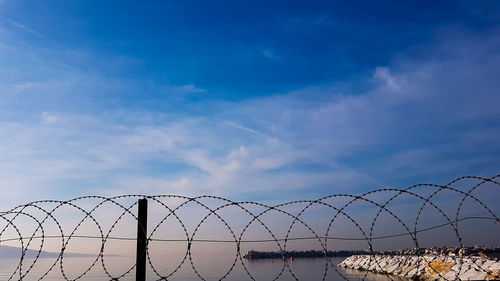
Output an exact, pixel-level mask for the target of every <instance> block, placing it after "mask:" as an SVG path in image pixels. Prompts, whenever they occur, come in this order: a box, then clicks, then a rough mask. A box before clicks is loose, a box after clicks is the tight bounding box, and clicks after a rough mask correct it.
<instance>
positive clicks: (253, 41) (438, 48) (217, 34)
mask: <svg viewBox="0 0 500 281" xmlns="http://www.w3.org/2000/svg"><path fill="white" fill-rule="evenodd" d="M499 3H500V2H498V1H405V2H401V1H382V2H374V1H349V3H347V1H344V2H339V3H332V1H306V2H304V1H273V2H272V3H269V1H175V2H174V1H150V2H147V3H146V2H144V3H139V2H132V1H120V2H119V3H118V2H116V1H35V2H33V1H13V0H0V155H2V156H1V159H0V186H1V188H2V189H3V191H4V195H3V196H4V198H9V199H11V200H14V202H19V203H22V202H25V201H26V200H31V199H33V200H35V199H42V198H68V197H73V196H77V195H85V194H104V195H116V194H124V193H150V194H152V193H154V194H157V193H165V194H183V195H199V194H215V195H221V196H227V197H230V198H232V199H235V200H258V201H266V200H273V201H285V200H291V199H297V198H317V197H319V196H322V195H327V194H334V193H360V192H363V191H366V190H369V189H373V188H375V187H385V186H398V187H401V186H406V185H411V184H414V183H420V182H433V183H446V182H447V181H448V180H451V179H453V178H455V177H458V176H461V175H481V176H493V175H495V174H497V173H498V172H500V160H499V159H500V158H499V156H500V110H499V108H500V96H499V92H498V91H499V90H498V89H500V80H499V79H498V76H499V74H500V39H499V38H500V4H499Z"/></svg>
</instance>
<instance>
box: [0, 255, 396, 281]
mask: <svg viewBox="0 0 500 281" xmlns="http://www.w3.org/2000/svg"><path fill="white" fill-rule="evenodd" d="M221 259H223V258H219V257H217V256H209V257H207V258H205V259H203V260H202V261H200V260H197V261H195V263H196V269H197V271H198V273H199V274H200V275H202V276H203V278H204V279H205V280H207V281H212V280H219V279H220V278H221V277H222V276H223V275H224V274H225V273H226V272H227V271H228V270H229V269H230V267H231V265H232V264H231V263H228V264H226V263H224V265H221V263H220V262H219V261H220V260H221ZM93 260H95V258H65V259H64V262H63V267H64V273H65V274H66V276H67V278H68V279H69V280H74V279H75V278H77V277H78V276H79V275H81V274H82V273H83V272H84V271H85V268H88V267H89V266H90V265H91V264H92V262H93ZM167 260H168V257H167V256H165V257H164V260H162V259H159V260H158V259H157V260H156V261H154V263H155V264H156V265H157V267H158V270H159V271H160V272H159V273H160V274H162V275H164V276H165V275H168V274H169V273H171V272H172V271H173V270H174V269H175V268H176V267H177V265H178V264H177V265H173V264H172V265H169V264H168V262H167ZM342 260H343V258H333V259H332V261H333V263H334V264H338V263H340V262H341V261H342ZM54 261H55V260H54V259H40V260H38V262H37V263H36V264H35V266H34V267H33V268H32V269H31V270H30V272H29V273H28V274H27V275H26V276H24V277H23V279H22V280H27V281H28V280H38V279H39V278H40V276H42V275H43V274H44V273H46V272H47V270H48V268H50V266H51V265H52V264H53V263H54ZM161 263H164V265H163V266H161V265H160V264H161ZM325 263H326V259H323V258H314V259H294V260H293V261H288V262H287V264H288V266H289V268H288V267H287V266H286V265H285V264H284V262H283V261H282V260H277V259H276V260H271V259H269V260H253V261H248V260H245V261H244V265H245V267H246V269H247V270H248V271H249V272H250V273H251V274H252V276H253V277H254V278H255V280H269V281H271V280H275V278H276V277H277V276H279V277H278V279H276V280H279V281H288V280H290V281H292V280H297V279H298V280H307V281H313V280H323V276H324V273H325ZM17 264H18V261H17V260H9V259H2V260H0V280H8V279H9V277H11V275H12V273H13V272H14V271H15V269H16V266H17ZM31 264H32V260H29V259H27V260H25V261H24V262H23V273H24V272H26V269H27V268H29V267H30V266H31ZM131 264H133V257H107V258H106V259H105V266H106V268H107V270H108V271H109V273H110V274H111V275H112V276H113V277H118V276H119V275H120V274H122V273H123V272H125V271H126V270H127V269H128V268H130V267H131ZM335 269H337V270H338V272H337V271H336V270H335ZM280 272H281V274H280ZM291 272H292V273H293V275H292V273H291ZM294 276H295V278H297V279H295V278H294ZM19 279H20V276H19V272H17V273H16V274H15V275H14V276H12V279H11V280H19ZM147 279H148V280H160V278H159V277H158V275H156V274H155V272H153V271H152V270H151V269H149V271H148V278H147ZM346 279H347V280H368V281H375V280H377V281H381V280H391V278H389V277H387V276H384V275H381V274H374V273H367V272H363V271H357V270H350V269H342V268H338V267H336V266H335V267H331V266H330V268H329V270H328V274H327V277H326V278H325V279H324V280H346ZM43 280H65V278H64V277H63V275H62V273H61V266H60V263H59V262H57V264H56V265H55V266H54V268H53V269H52V270H51V271H50V272H49V273H48V274H47V276H46V277H45V278H44V279H43ZM78 280H110V278H109V277H107V275H106V274H105V272H104V270H103V268H102V263H101V261H100V260H98V261H97V263H96V265H95V266H94V267H93V268H92V269H91V270H90V271H89V272H88V273H87V274H86V275H85V276H84V277H82V278H80V279H78ZM120 280H127V281H129V280H130V281H132V280H135V271H134V270H131V271H130V273H129V274H128V275H126V276H124V277H123V278H121V279H120ZM168 280H172V281H191V280H193V281H194V280H203V279H200V277H198V275H197V274H196V272H195V271H194V270H193V268H192V267H191V263H190V262H189V260H187V262H186V263H185V264H184V265H183V266H181V267H180V268H179V269H178V270H177V271H176V273H175V274H173V275H172V276H170V277H169V278H168ZM224 280H238V281H239V280H242V281H243V280H251V278H250V277H249V276H248V274H247V273H246V271H245V269H244V267H243V265H242V264H241V263H240V262H239V260H238V263H237V264H236V265H234V268H233V269H232V271H231V272H230V273H229V275H227V277H226V278H225V279H224ZM392 280H404V279H397V278H395V277H392Z"/></svg>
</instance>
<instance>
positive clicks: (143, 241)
mask: <svg viewBox="0 0 500 281" xmlns="http://www.w3.org/2000/svg"><path fill="white" fill-rule="evenodd" d="M138 209H139V210H138V214H137V259H136V266H135V267H136V268H135V269H136V275H135V280H136V281H146V247H147V239H148V237H147V229H148V199H146V198H143V199H139V206H138Z"/></svg>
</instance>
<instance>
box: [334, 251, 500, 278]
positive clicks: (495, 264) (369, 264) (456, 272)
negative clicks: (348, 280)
mask: <svg viewBox="0 0 500 281" xmlns="http://www.w3.org/2000/svg"><path fill="white" fill-rule="evenodd" d="M338 266H339V267H343V268H350V269H357V270H367V271H371V272H377V273H382V274H390V275H394V276H399V277H405V278H412V279H420V280H500V261H499V260H497V259H488V258H484V257H471V256H469V257H452V256H428V255H425V256H410V255H354V256H350V257H348V258H347V259H345V260H344V261H343V262H341V263H340V264H339V265H338Z"/></svg>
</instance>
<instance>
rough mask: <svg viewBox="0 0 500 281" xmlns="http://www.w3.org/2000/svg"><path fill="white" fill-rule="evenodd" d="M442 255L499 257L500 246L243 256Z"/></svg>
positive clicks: (251, 253)
mask: <svg viewBox="0 0 500 281" xmlns="http://www.w3.org/2000/svg"><path fill="white" fill-rule="evenodd" d="M428 254H432V255H440V256H459V257H460V256H483V257H489V258H499V257H500V248H492V247H485V246H473V247H433V248H419V249H417V248H411V249H400V250H392V251H369V250H338V251H327V252H325V251H319V250H308V251H285V252H276V251H254V250H251V251H248V253H247V254H246V255H244V256H243V258H245V259H248V260H257V259H289V258H325V257H349V256H353V255H386V256H388V255H389V256H390V255H428Z"/></svg>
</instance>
